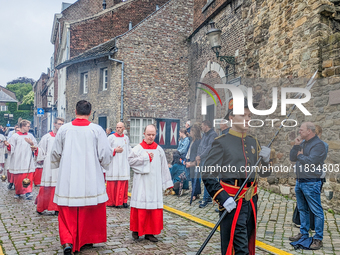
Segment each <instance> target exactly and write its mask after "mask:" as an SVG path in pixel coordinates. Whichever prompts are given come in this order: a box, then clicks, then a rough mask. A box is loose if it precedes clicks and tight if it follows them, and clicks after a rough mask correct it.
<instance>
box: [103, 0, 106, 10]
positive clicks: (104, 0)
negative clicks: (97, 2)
mask: <svg viewBox="0 0 340 255" xmlns="http://www.w3.org/2000/svg"><path fill="white" fill-rule="evenodd" d="M105 9H106V0H103V10H105Z"/></svg>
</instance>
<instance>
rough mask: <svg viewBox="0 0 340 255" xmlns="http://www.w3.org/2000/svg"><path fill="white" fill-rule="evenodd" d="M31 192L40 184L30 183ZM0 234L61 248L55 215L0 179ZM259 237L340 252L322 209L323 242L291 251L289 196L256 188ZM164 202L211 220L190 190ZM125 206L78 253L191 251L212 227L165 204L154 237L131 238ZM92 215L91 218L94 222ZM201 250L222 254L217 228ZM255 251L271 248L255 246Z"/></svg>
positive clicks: (39, 250)
mask: <svg viewBox="0 0 340 255" xmlns="http://www.w3.org/2000/svg"><path fill="white" fill-rule="evenodd" d="M33 190H34V197H36V195H37V192H38V188H37V187H34V189H33ZM1 192H2V196H1V197H0V215H1V222H0V240H1V242H2V244H1V245H2V248H3V250H4V254H9V255H11V254H62V252H61V246H60V243H59V238H58V220H57V217H56V216H54V215H52V214H47V213H46V214H45V215H38V214H37V213H36V209H35V208H36V207H35V205H34V201H26V200H23V199H19V200H16V199H14V191H13V190H11V191H9V190H7V187H6V184H5V183H1ZM259 201H260V202H259V212H258V235H257V240H258V241H261V242H264V243H266V244H268V245H271V246H274V247H276V248H279V249H282V250H285V251H287V252H289V253H292V254H340V238H339V237H340V234H339V228H338V226H339V225H340V216H339V215H333V214H331V213H325V215H326V220H327V221H326V224H325V239H324V248H323V249H322V250H320V251H317V252H314V253H313V252H311V251H304V252H295V251H294V250H293V249H292V248H291V247H290V245H289V241H288V237H289V236H290V235H292V234H296V233H298V231H299V229H298V228H295V227H294V226H293V225H292V223H291V218H292V214H293V205H294V203H295V202H294V201H293V200H287V199H286V198H284V197H282V196H279V195H275V194H271V193H269V192H264V191H261V192H260V199H259ZM165 205H167V206H169V207H171V208H175V209H178V210H180V211H183V212H185V213H189V214H191V215H193V216H195V217H198V218H200V219H203V220H206V221H209V222H211V223H215V222H216V221H217V218H218V214H217V213H216V212H215V208H216V205H215V206H214V205H209V206H208V207H206V208H204V209H199V208H198V202H197V201H195V202H194V204H193V205H192V206H189V195H188V194H187V195H183V196H182V197H180V198H178V197H177V196H168V197H165ZM129 212H130V210H126V209H115V208H108V209H107V226H108V227H107V232H108V241H107V242H106V243H105V244H97V245H95V247H94V248H84V249H83V250H82V251H81V252H80V253H78V254H110V253H115V254H195V253H196V252H197V250H198V248H199V247H200V245H201V244H202V243H203V241H204V239H205V238H206V237H207V235H208V234H209V232H210V228H208V227H205V226H203V225H201V224H198V223H196V222H193V221H190V220H187V219H185V218H182V217H181V216H178V215H176V214H173V213H170V212H167V211H165V210H164V230H163V231H162V233H161V235H159V236H158V238H159V240H160V241H159V242H158V243H151V242H149V241H146V240H144V239H143V238H140V240H139V241H137V242H136V241H134V240H132V237H131V232H130V231H129ZM94 222H95V219H93V221H91V222H89V224H93V223H94ZM203 254H220V244H219V234H218V233H216V234H215V235H214V236H213V238H212V240H211V241H210V242H209V244H208V245H207V247H206V248H205V249H204V252H203ZM256 254H257V255H260V254H271V253H269V252H265V251H263V250H262V249H260V248H257V251H256Z"/></svg>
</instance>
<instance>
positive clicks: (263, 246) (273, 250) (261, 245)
mask: <svg viewBox="0 0 340 255" xmlns="http://www.w3.org/2000/svg"><path fill="white" fill-rule="evenodd" d="M128 195H129V196H130V197H131V193H130V192H129V193H128ZM163 208H164V210H166V211H169V212H172V213H174V214H177V215H179V216H181V217H183V218H186V219H189V220H191V221H194V222H197V223H199V224H201V225H203V226H206V227H209V228H214V226H215V224H214V223H211V222H209V221H206V220H202V219H200V218H197V217H195V216H192V215H191V214H188V213H185V212H182V211H180V210H177V209H174V208H172V207H169V206H167V205H163ZM218 230H220V227H218ZM255 245H256V246H257V247H259V248H261V249H264V250H266V251H269V252H271V253H274V254H278V255H292V254H291V253H289V252H286V251H283V250H280V249H278V248H275V247H274V246H271V245H269V244H265V243H263V242H260V241H258V240H256V242H255ZM0 255H1V254H0Z"/></svg>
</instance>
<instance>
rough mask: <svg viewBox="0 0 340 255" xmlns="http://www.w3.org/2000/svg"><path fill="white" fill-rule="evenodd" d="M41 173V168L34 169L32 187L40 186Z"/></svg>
mask: <svg viewBox="0 0 340 255" xmlns="http://www.w3.org/2000/svg"><path fill="white" fill-rule="evenodd" d="M42 172H43V169H42V168H36V169H35V172H34V174H33V182H34V185H40V183H41V175H42Z"/></svg>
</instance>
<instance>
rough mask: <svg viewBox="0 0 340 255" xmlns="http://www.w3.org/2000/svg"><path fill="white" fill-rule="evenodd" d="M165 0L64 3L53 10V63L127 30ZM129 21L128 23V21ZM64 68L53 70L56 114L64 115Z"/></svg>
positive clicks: (75, 54) (93, 0)
mask: <svg viewBox="0 0 340 255" xmlns="http://www.w3.org/2000/svg"><path fill="white" fill-rule="evenodd" d="M165 2H166V0H150V1H147V2H146V1H143V0H125V1H123V0H110V1H106V5H105V6H103V1H102V0H78V1H77V2H75V3H74V4H72V5H69V4H63V5H62V11H61V13H58V14H55V17H54V22H53V27H52V33H51V43H52V44H53V45H54V48H55V49H54V54H53V59H52V62H53V67H52V69H51V70H52V72H53V71H54V67H56V66H58V65H60V64H61V63H63V62H65V61H67V60H69V59H71V58H73V57H75V56H77V55H79V54H81V53H82V52H84V51H86V50H88V49H91V48H92V47H95V46H97V45H99V44H101V43H104V42H106V41H108V40H109V39H111V38H113V37H115V36H118V35H120V34H122V33H124V32H126V31H128V30H129V26H131V25H136V24H138V23H139V22H140V21H141V20H143V19H144V18H145V17H147V16H148V15H150V14H151V13H152V12H154V11H155V10H156V8H158V7H157V6H160V5H162V4H164V3H165ZM129 24H131V25H129ZM66 75H67V74H66V69H65V68H59V69H57V70H56V72H54V83H53V87H54V104H55V105H56V107H57V110H58V115H59V116H60V117H64V118H65V117H66V103H67V102H66V85H67V84H66Z"/></svg>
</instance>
